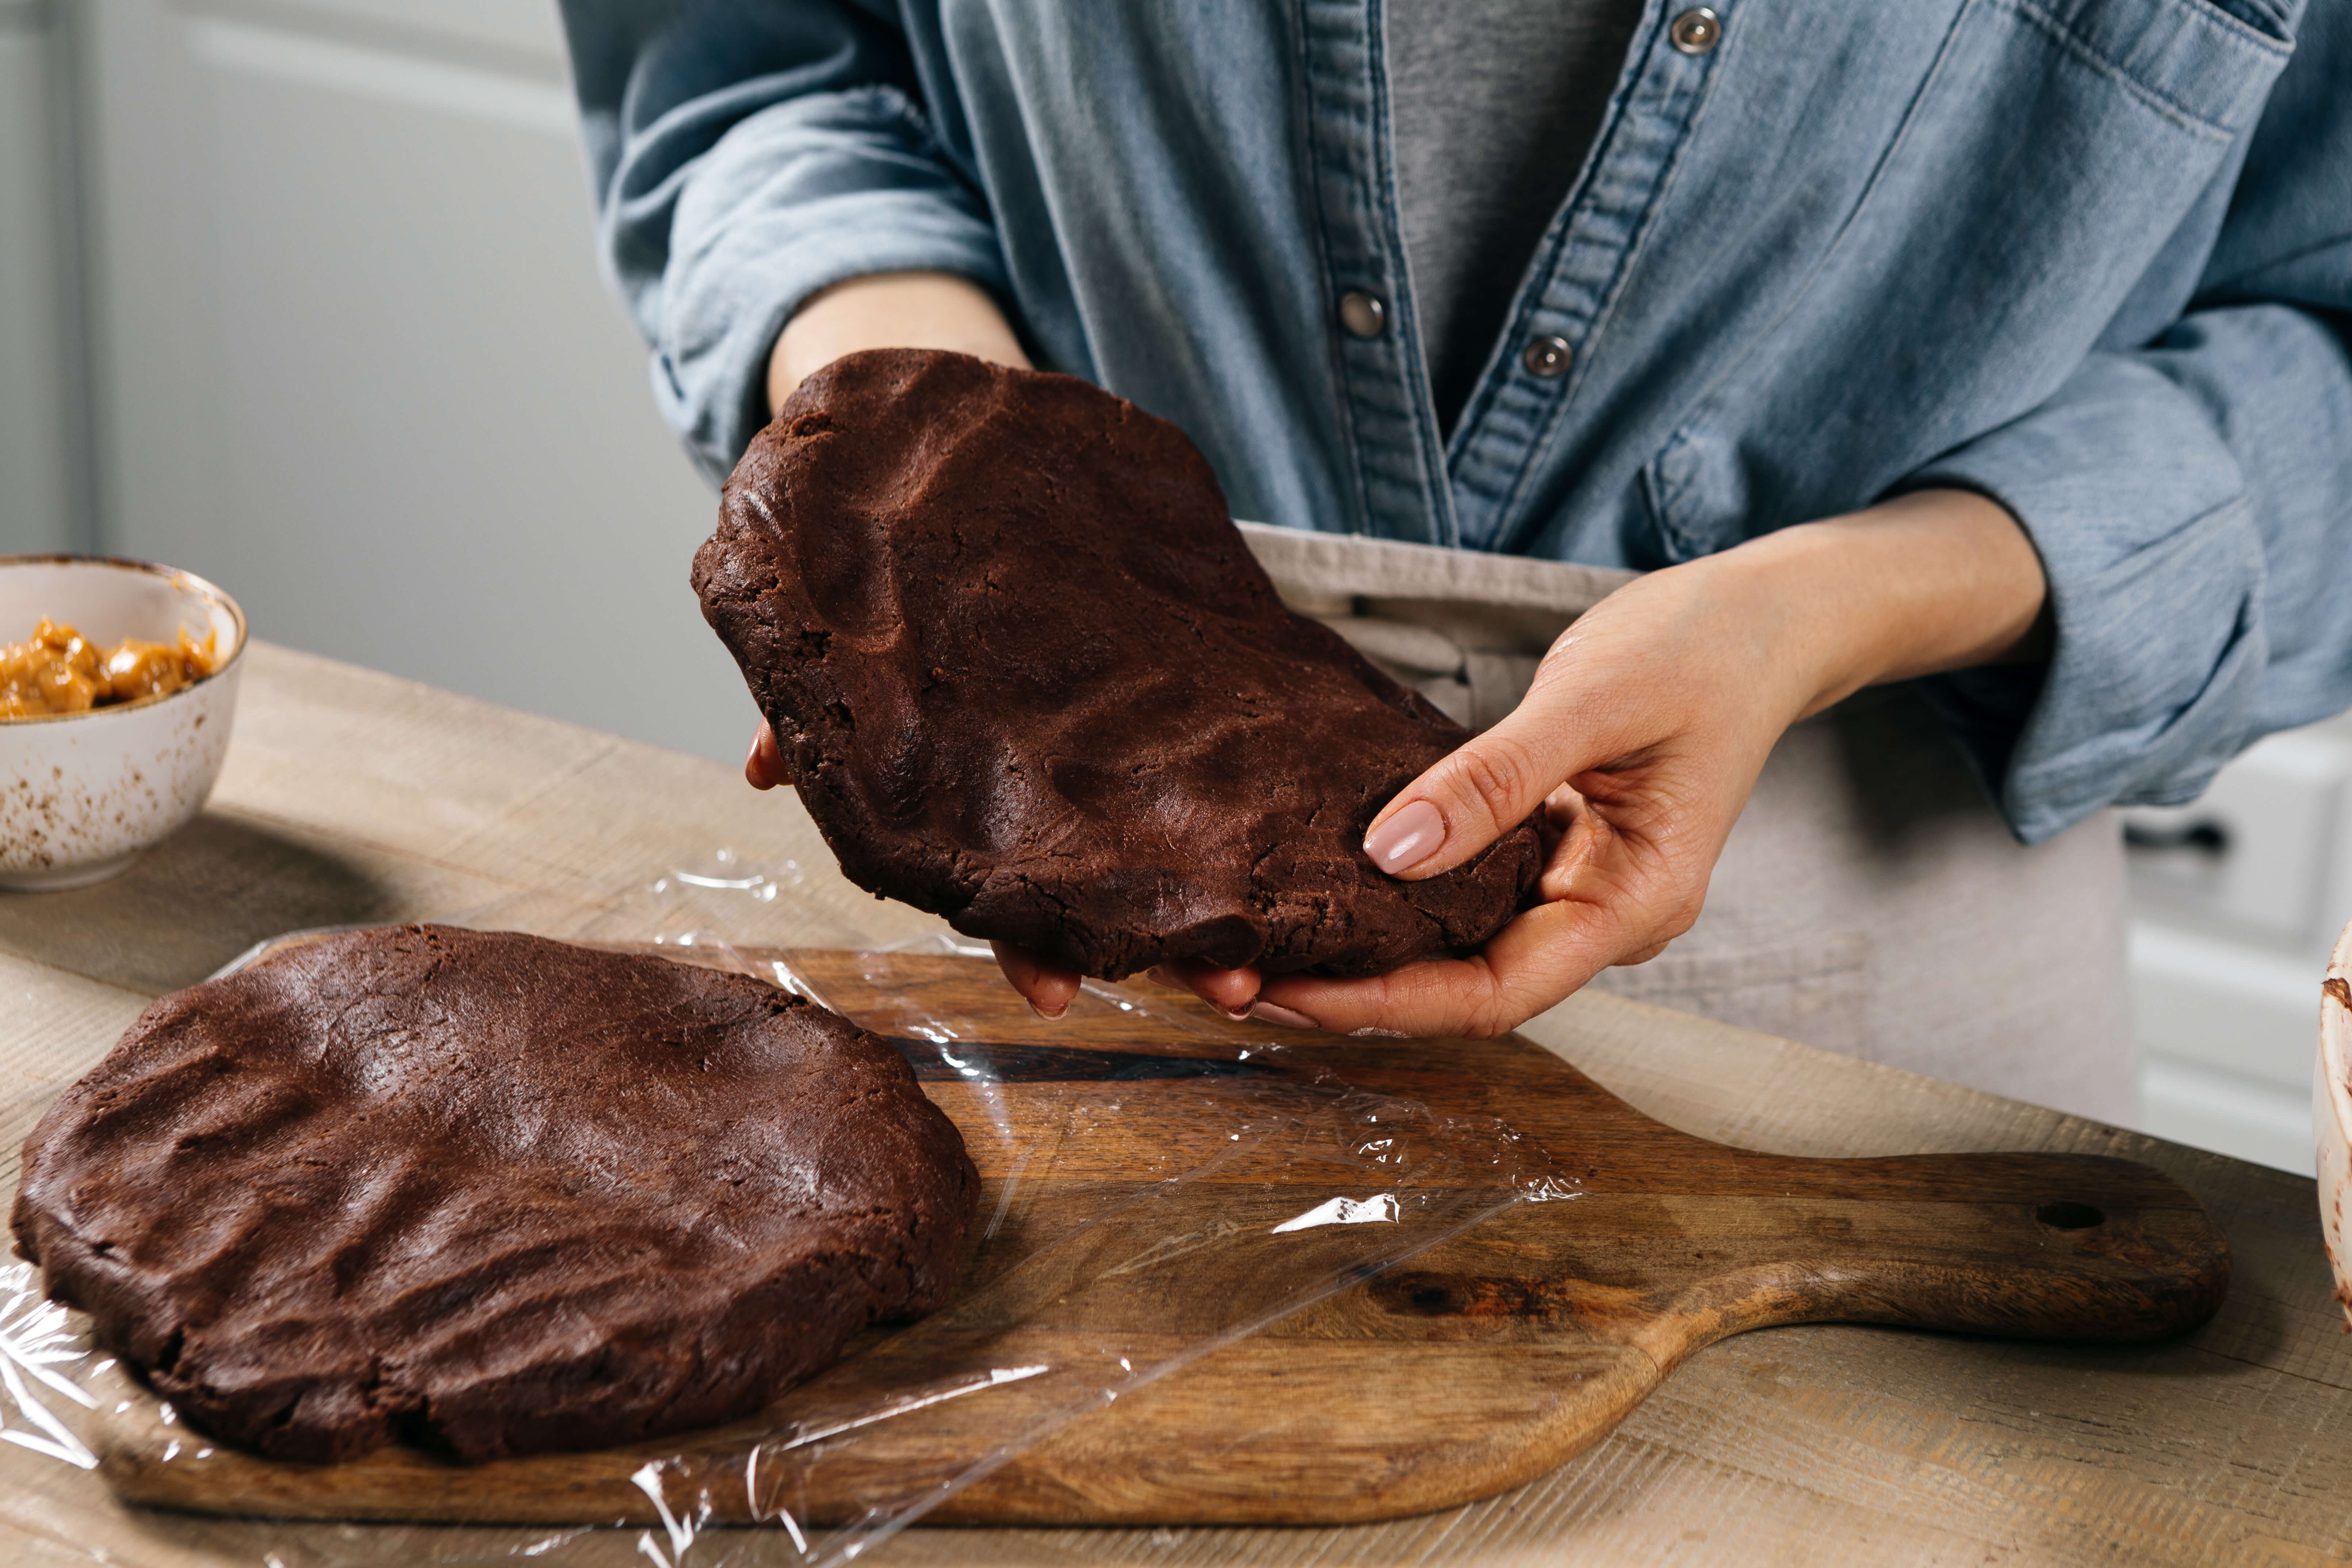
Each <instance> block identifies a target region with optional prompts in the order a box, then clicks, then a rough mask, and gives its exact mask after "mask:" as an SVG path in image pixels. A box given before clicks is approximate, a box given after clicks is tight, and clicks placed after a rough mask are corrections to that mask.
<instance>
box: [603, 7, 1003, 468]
mask: <svg viewBox="0 0 2352 1568" xmlns="http://www.w3.org/2000/svg"><path fill="white" fill-rule="evenodd" d="M562 10H563V21H564V28H565V33H566V35H567V38H568V40H569V43H570V47H571V54H572V79H573V84H574V88H575V90H576V91H577V93H578V95H579V100H580V107H581V115H582V120H583V127H584V130H585V133H586V140H587V147H588V157H589V165H590V174H591V178H592V180H593V185H594V191H595V198H596V211H597V225H598V239H599V244H600V247H601V249H602V252H603V256H604V263H605V265H606V267H607V268H608V269H609V271H610V274H611V277H612V280H613V282H614V286H615V287H616V288H617V289H619V290H620V292H621V295H622V297H623V298H624V299H625V300H626V301H627V303H628V306H629V309H630V311H631V313H632V314H633V315H634V316H635V319H636V322H637V326H638V329H639V330H640V331H642V332H643V333H644V334H645V337H646V342H648V343H650V344H651V345H652V348H653V384H654V395H655V397H656V401H657V402H658V403H659V405H660V407H661V410H662V414H663V416H664V417H665V418H667V420H668V421H669V423H670V425H671V426H672V427H673V428H674V429H676V430H677V433H678V435H679V437H680V438H681V439H682V440H683V441H684V442H685V444H686V447H687V449H688V452H689V453H690V454H691V455H692V457H693V458H694V459H695V461H696V462H697V463H698V465H699V466H700V467H701V468H702V469H703V471H704V472H705V473H706V474H708V475H709V477H710V479H711V480H712V482H714V483H716V482H718V481H719V480H721V479H725V478H726V476H727V474H728V472H729V471H730V469H731V468H733V467H734V465H735V461H736V459H737V458H739V457H740V456H741V454H742V451H743V448H744V447H746V446H748V445H749V444H750V442H751V437H752V436H754V435H755V434H757V433H758V431H759V429H760V427H761V426H762V425H764V424H765V423H766V422H767V405H766V394H765V385H766V374H767V361H768V354H769V351H770V349H771V348H772V346H773V344H774V342H775V340H776V335H777V333H778V332H780V331H782V329H783V325H784V323H785V321H788V320H790V319H791V317H792V314H793V311H794V310H797V309H798V308H799V307H800V305H801V303H802V301H803V300H806V299H808V298H809V296H810V295H812V294H814V293H815V292H816V291H817V290H819V289H824V288H825V287H827V286H828V285H830V284H834V283H837V282H840V281H842V280H843V279H848V278H855V277H859V276H863V275H865V274H868V273H875V272H893V271H903V270H912V269H933V270H939V271H945V272H952V273H956V274H959V275H961V276H963V277H966V278H970V279H972V280H973V281H975V282H978V283H980V284H981V285H982V286H983V287H985V288H988V289H992V291H994V292H996V293H997V294H998V295H999V296H1000V298H1001V297H1003V295H1004V294H1005V292H1006V289H1005V281H1004V264H1003V256H1002V253H1001V251H1000V249H999V247H998V245H997V240H996V235H995V232H994V230H993V228H992V226H991V225H990V222H989V217H988V213H987V209H986V205H985V204H984V203H983V202H982V199H981V197H980V195H979V194H978V192H977V191H976V189H975V188H974V186H973V184H972V183H971V180H970V179H969V178H968V177H967V176H966V174H964V173H963V172H962V171H960V170H959V169H958V168H957V167H956V166H955V163H954V162H953V160H952V159H951V158H950V157H949V156H948V155H947V153H945V151H944V150H943V149H942V148H941V146H940V143H939V142H938V140H937V138H936V137H935V136H934V135H933V134H932V132H931V129H930V127H929V124H928V123H927V121H926V120H925V117H924V114H923V111H922V110H921V108H920V107H919V99H918V93H917V89H916V83H915V75H914V69H913V67H912V64H911V63H910V60H909V58H908V49H907V46H906V41H905V39H904V37H902V36H900V35H899V34H898V32H897V31H896V30H895V28H894V27H893V26H891V25H890V24H889V23H888V22H887V21H884V20H881V19H879V18H877V17H876V16H871V15H868V14H866V12H864V11H863V10H861V9H859V8H857V7H856V6H852V5H834V4H826V3H824V0H773V3H770V4H763V5H741V4H735V3H730V0H673V3H671V4H666V5H665V4H658V3H647V0H562Z"/></svg>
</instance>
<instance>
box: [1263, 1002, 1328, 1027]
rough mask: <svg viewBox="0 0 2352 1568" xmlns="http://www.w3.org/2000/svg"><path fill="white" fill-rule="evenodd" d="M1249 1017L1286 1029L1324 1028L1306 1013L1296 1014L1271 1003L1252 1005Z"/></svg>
mask: <svg viewBox="0 0 2352 1568" xmlns="http://www.w3.org/2000/svg"><path fill="white" fill-rule="evenodd" d="M1248 1016H1250V1017H1253V1018H1255V1019H1256V1020H1257V1021H1258V1022H1259V1023H1261V1024H1279V1025H1281V1026H1283V1027H1284V1028H1286V1029H1319V1028H1321V1027H1322V1025H1320V1024H1318V1023H1317V1022H1316V1021H1315V1020H1314V1019H1312V1018H1310V1017H1308V1016H1307V1015H1306V1014H1304V1013H1294V1012H1292V1011H1291V1010H1290V1009H1289V1008H1287V1007H1277V1006H1276V1005H1274V1004H1273V1003H1271V1002H1253V1003H1251V1004H1250V1007H1249V1014H1248Z"/></svg>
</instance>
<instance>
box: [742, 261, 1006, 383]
mask: <svg viewBox="0 0 2352 1568" xmlns="http://www.w3.org/2000/svg"><path fill="white" fill-rule="evenodd" d="M886 348H887V349H952V350H954V351H955V352H957V353H967V354H971V355H972V356H973V357H975V358H978V359H984V360H989V361H992V362H993V363H997V364H1009V365H1015V366H1018V367H1020V368H1022V369H1024V370H1026V369H1027V368H1029V360H1028V357H1027V356H1026V355H1024V353H1022V352H1021V340H1020V338H1019V337H1017V336H1016V335H1015V334H1014V332H1013V326H1012V323H1011V322H1009V321H1006V320H1005V319H1004V312H1003V311H1002V310H998V309H997V306H996V301H995V300H992V299H991V298H990V297H989V294H988V291H987V290H986V289H982V288H981V287H980V286H979V285H978V284H976V283H974V282H972V281H971V279H965V278H959V277H956V276H955V275H954V274H952V273H947V272H885V273H878V274H876V275H875V276H872V277H868V278H852V279H848V280H847V281H845V282H842V283H836V284H835V285H834V286H833V287H832V288H830V289H824V290H823V291H822V292H820V293H817V294H815V295H813V296H811V297H810V299H809V300H808V302H807V303H806V304H804V305H803V306H802V307H801V308H800V309H799V310H797V311H795V312H794V313H793V319H792V320H791V321H788V322H786V323H785V325H784V330H783V331H782V332H780V333H778V334H777V335H776V346H775V348H774V349H773V350H772V351H771V353H769V355H768V412H769V413H770V414H773V413H774V412H775V411H776V410H777V409H778V408H780V407H782V406H783V402H784V399H785V398H787V397H790V396H791V395H792V394H793V388H794V387H796V386H798V385H799V384H801V383H802V382H803V381H804V380H806V379H807V378H808V376H809V375H810V374H812V373H814V372H815V371H817V370H819V369H821V368H822V367H824V366H825V365H828V364H831V363H833V362H834V361H835V360H837V359H839V358H840V357H841V356H842V355H844V354H846V353H856V352H857V351H858V350H860V349H886Z"/></svg>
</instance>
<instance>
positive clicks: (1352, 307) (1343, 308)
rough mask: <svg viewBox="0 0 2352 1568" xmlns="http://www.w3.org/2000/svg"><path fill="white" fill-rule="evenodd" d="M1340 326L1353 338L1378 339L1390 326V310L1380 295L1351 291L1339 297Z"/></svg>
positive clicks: (1356, 290) (1359, 290) (1357, 290)
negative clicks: (1382, 301) (1383, 328)
mask: <svg viewBox="0 0 2352 1568" xmlns="http://www.w3.org/2000/svg"><path fill="white" fill-rule="evenodd" d="M1339 324H1340V325H1341V326H1343V327H1345V328H1347V329H1348V335H1349V337H1351V338H1377V337H1379V336H1380V335H1381V328H1382V327H1385V326H1387V325H1388V324H1389V308H1388V307H1387V306H1386V305H1384V304H1382V303H1381V297H1380V296H1379V295H1377V294H1367V293H1365V292H1364V291H1363V290H1362V289H1349V290H1348V291H1347V292H1346V293H1345V294H1342V295H1340V296H1339Z"/></svg>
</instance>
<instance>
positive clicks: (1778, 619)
mask: <svg viewBox="0 0 2352 1568" xmlns="http://www.w3.org/2000/svg"><path fill="white" fill-rule="evenodd" d="M1677 570H1680V571H1685V572H1690V573H1692V574H1694V575H1695V576H1697V577H1699V578H1701V579H1702V580H1701V581H1699V582H1696V583H1694V584H1692V587H1693V590H1694V591H1697V592H1704V593H1707V594H1709V595H1715V596H1719V597H1720V598H1721V599H1722V600H1723V601H1724V611H1725V616H1726V624H1727V626H1730V627H1731V628H1733V629H1732V633H1731V635H1734V636H1736V637H1743V638H1745V639H1747V640H1748V641H1749V642H1750V643H1751V644H1752V645H1753V651H1754V653H1755V655H1756V657H1757V658H1758V659H1759V661H1761V665H1762V667H1763V668H1769V669H1770V670H1771V671H1772V672H1773V679H1774V680H1775V682H1776V685H1775V687H1774V689H1775V690H1776V691H1777V692H1778V693H1779V694H1780V700H1782V701H1783V702H1784V703H1785V704H1787V705H1788V706H1789V708H1790V718H1791V719H1792V720H1793V719H1797V718H1803V717H1805V716H1807V715H1809V714H1812V713H1817V712H1819V711H1821V710H1822V709H1824V708H1827V707H1829V706H1830V705H1831V704H1832V703H1834V702H1837V701H1839V700H1842V699H1843V698H1845V697H1848V696H1850V695H1852V694H1853V692H1855V691H1857V690H1859V689H1862V688H1863V687H1865V686H1875V685H1880V684H1883V683H1885V682H1888V681H1895V680H1907V679H1912V678H1914V677H1916V676H1922V675H1933V674H1937V673H1940V672H1942V671H1944V670H1950V669H1966V668H1972V667H1975V666H1978V665H1985V664H1996V663H2002V662H2009V661H2016V660H2023V659H2032V658H2040V657H2042V654H2043V652H2044V651H2046V643H2047V631H2046V626H2045V622H2044V617H2043V614H2042V612H2043V605H2044V602H2045V601H2046V599H2047V597H2048V586H2047V584H2046V583H2045V582H2044V580H2043V576H2042V563H2041V559H2040V557H2039V556H2037V555H2036V554H2035V552H2034V549H2033V545H2032V542H2031V541H2030V540H2028V539H2027V537H2026V535H2025V531H2024V530H2023V529H2021V528H2020V527H2019V526H2018V524H2017V521H2016V519H2014V518H2012V517H2011V516H2010V514H2009V513H2008V512H2007V511H2006V510H2003V509H2002V508H2001V507H2000V505H1999V504H1998V503H1996V502H1994V501H1991V500H1987V499H1986V498H1984V497H1983V496H1980V495H1977V494H1975V493H1974V492H1971V491H1968V490H1948V489H1946V490H1923V491H1919V492H1917V493H1915V494H1911V495H1906V496H1902V497H1899V498H1897V499H1895V500H1891V501H1887V502H1885V503H1884V504H1882V505H1879V506H1874V507H1871V508H1868V509H1866V510H1863V511H1859V512H1854V513H1852V514H1849V515H1847V516H1843V517H1835V518H1828V519H1824V520H1823V521H1819V522H1811V523H1805V524H1802V525H1801V526H1799V527H1795V528H1788V529H1783V530H1781V531H1779V532H1776V533H1771V534H1768V535H1766V536H1765V537H1763V538H1761V539H1757V540H1753V541H1751V542H1748V543H1746V544H1743V545H1740V546H1739V547H1738V548H1737V549H1734V550H1729V551H1726V552H1723V553H1721V554H1719V555H1715V556H1709V557H1707V558H1706V559H1705V560H1702V561H1697V562H1693V563H1690V564H1689V565H1688V566H1685V567H1682V568H1678V569H1677Z"/></svg>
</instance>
